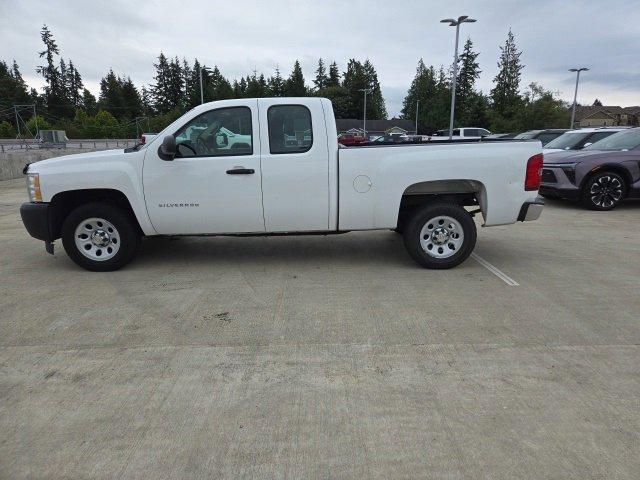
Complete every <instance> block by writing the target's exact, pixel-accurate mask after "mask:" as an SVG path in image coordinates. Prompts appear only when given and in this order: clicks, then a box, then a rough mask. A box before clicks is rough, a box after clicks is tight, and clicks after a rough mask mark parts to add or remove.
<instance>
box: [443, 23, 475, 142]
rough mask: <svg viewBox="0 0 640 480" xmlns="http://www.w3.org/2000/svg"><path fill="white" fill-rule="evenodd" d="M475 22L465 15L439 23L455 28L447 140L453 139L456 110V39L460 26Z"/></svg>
mask: <svg viewBox="0 0 640 480" xmlns="http://www.w3.org/2000/svg"><path fill="white" fill-rule="evenodd" d="M475 21H476V20H475V19H473V18H469V17H468V16H467V15H462V16H460V17H458V19H457V20H454V19H453V18H445V19H444V20H440V23H448V24H449V26H450V27H456V48H455V53H454V54H453V81H452V82H451V83H452V87H451V117H450V118H449V140H451V138H452V137H453V116H454V112H455V109H456V80H457V77H458V38H459V36H460V24H462V23H473V22H475Z"/></svg>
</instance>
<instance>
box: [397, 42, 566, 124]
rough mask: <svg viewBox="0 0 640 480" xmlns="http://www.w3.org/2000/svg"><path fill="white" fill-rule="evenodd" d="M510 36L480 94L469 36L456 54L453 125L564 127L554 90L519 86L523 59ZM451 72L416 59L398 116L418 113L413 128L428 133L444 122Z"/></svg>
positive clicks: (562, 111)
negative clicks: (490, 81) (486, 90)
mask: <svg viewBox="0 0 640 480" xmlns="http://www.w3.org/2000/svg"><path fill="white" fill-rule="evenodd" d="M521 54H522V52H521V51H518V48H517V46H516V43H515V37H514V35H513V33H512V32H511V31H509V33H508V35H507V39H506V41H505V43H504V45H503V46H502V47H500V58H499V59H498V73H497V75H496V76H495V78H494V79H493V87H492V89H491V91H490V92H489V94H488V95H485V94H484V93H483V92H482V91H480V90H479V89H478V88H477V87H476V81H477V80H478V79H479V78H480V74H481V73H482V70H481V69H480V65H479V63H478V56H479V53H478V52H476V51H475V50H474V47H473V42H472V40H471V39H470V38H469V39H467V41H466V42H465V44H464V47H463V48H462V53H461V54H460V55H459V57H458V68H457V70H458V73H457V77H456V109H455V121H454V126H455V127H482V128H487V129H489V130H491V131H493V132H504V133H507V132H521V131H524V130H530V129H538V128H558V127H566V125H567V123H569V110H568V108H567V107H568V105H567V104H566V103H565V102H564V101H562V100H561V99H560V98H558V94H557V93H555V92H551V91H549V90H545V89H544V88H543V87H542V86H540V85H539V84H537V83H531V84H530V85H528V86H527V88H526V89H525V90H524V91H522V90H521V85H520V83H521V77H522V70H523V69H524V65H523V64H522V62H521V60H520V56H521ZM452 77H453V72H452V71H451V70H450V71H447V72H446V71H445V70H444V68H443V67H442V66H440V68H438V69H436V68H435V67H434V66H433V65H431V66H429V67H427V66H426V65H425V63H424V61H423V60H422V59H420V61H419V62H418V67H417V69H416V74H415V77H414V78H413V81H412V82H411V86H410V87H409V90H408V92H407V95H406V96H405V98H404V102H403V106H402V113H401V116H402V118H405V119H411V120H415V118H416V108H417V114H418V131H419V132H420V133H432V132H434V131H436V130H438V129H443V128H448V126H449V114H450V111H451V110H450V108H451V105H450V102H451V88H452V82H451V79H452Z"/></svg>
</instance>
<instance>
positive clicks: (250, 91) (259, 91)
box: [246, 70, 267, 98]
mask: <svg viewBox="0 0 640 480" xmlns="http://www.w3.org/2000/svg"><path fill="white" fill-rule="evenodd" d="M246 96H247V97H249V98H262V97H266V96H267V81H266V80H265V78H264V75H262V74H260V76H258V74H257V72H256V71H255V70H254V72H253V75H251V76H247V91H246Z"/></svg>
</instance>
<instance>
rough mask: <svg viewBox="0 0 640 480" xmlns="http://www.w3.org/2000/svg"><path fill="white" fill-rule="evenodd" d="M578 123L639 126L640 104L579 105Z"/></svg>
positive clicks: (584, 125)
mask: <svg viewBox="0 0 640 480" xmlns="http://www.w3.org/2000/svg"><path fill="white" fill-rule="evenodd" d="M576 124H579V126H580V127H611V126H616V127H627V126H628V127H637V126H638V125H640V106H637V107H618V106H602V107H598V106H578V107H576ZM576 126H578V125H576Z"/></svg>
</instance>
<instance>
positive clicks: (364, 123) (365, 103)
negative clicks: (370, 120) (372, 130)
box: [359, 88, 371, 141]
mask: <svg viewBox="0 0 640 480" xmlns="http://www.w3.org/2000/svg"><path fill="white" fill-rule="evenodd" d="M359 91H360V92H364V114H363V116H362V130H364V139H365V141H366V140H367V93H371V89H370V88H361V89H360V90H359Z"/></svg>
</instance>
